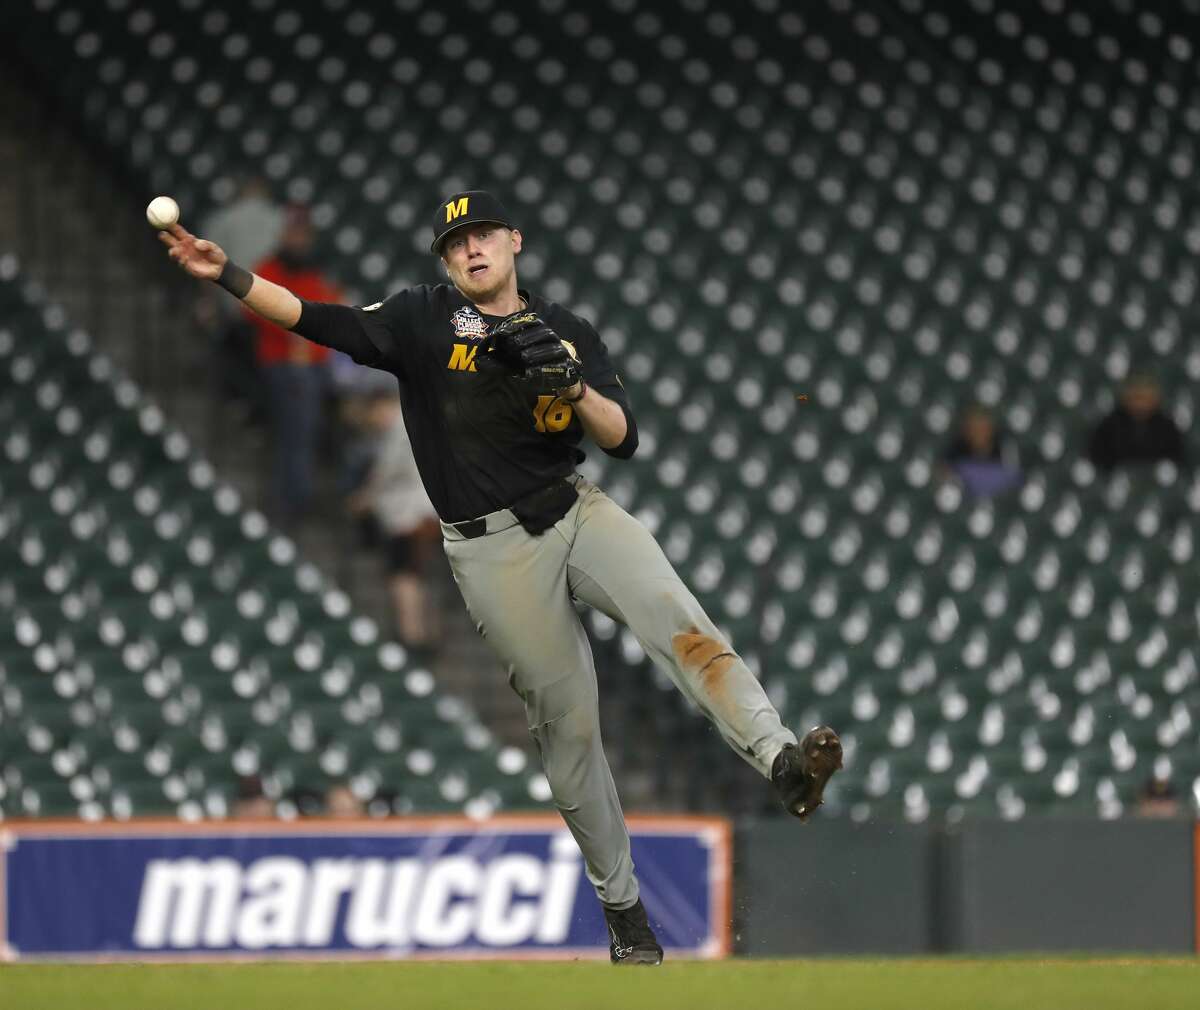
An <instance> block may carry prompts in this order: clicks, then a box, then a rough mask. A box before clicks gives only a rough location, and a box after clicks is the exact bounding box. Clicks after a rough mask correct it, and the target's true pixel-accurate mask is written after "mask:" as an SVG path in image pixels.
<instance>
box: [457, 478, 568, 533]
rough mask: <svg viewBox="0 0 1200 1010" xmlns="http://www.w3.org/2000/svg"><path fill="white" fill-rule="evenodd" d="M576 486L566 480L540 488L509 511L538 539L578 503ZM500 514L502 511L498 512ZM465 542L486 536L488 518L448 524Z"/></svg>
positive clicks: (513, 505) (520, 499)
mask: <svg viewBox="0 0 1200 1010" xmlns="http://www.w3.org/2000/svg"><path fill="white" fill-rule="evenodd" d="M578 497H579V495H578V492H577V491H576V490H575V485H574V484H573V483H572V482H570V481H568V480H566V479H564V478H561V477H560V478H559V479H558V480H556V481H554V482H552V483H550V484H548V485H546V486H545V487H541V488H538V489H537V490H536V491H533V492H531V493H529V494H527V495H525V496H524V497H523V498H518V499H517V500H516V501H515V502H513V503H512V504H511V505H510V506H508V508H509V511H511V512H512V514H513V515H514V516H516V518H517V520H518V522H520V524H521V525H522V526H523V527H525V530H526V532H528V533H531V534H533V535H534V536H537V535H539V534H541V533H544V532H545V531H546V530H548V529H549V528H550V527H551V526H553V525H554V524H555V523H556V522H558V520H560V519H561V518H562V517H563V516H565V515H566V514H567V512H569V511H570V509H571V506H572V505H574V504H575V502H576V500H577V499H578ZM497 511H502V510H500V509H497ZM448 525H450V526H453V527H454V529H455V531H456V532H457V533H458V535H459V536H461V537H462V538H463V539H464V540H474V539H475V538H476V537H481V536H483V535H484V534H485V533H486V532H487V525H488V524H487V517H486V516H483V517H481V518H479V519H466V520H464V521H463V522H460V523H449V524H448Z"/></svg>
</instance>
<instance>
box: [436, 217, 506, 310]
mask: <svg viewBox="0 0 1200 1010" xmlns="http://www.w3.org/2000/svg"><path fill="white" fill-rule="evenodd" d="M520 251H521V233H520V232H519V231H516V230H509V229H508V228H502V227H500V225H496V224H474V225H467V226H465V227H463V228H460V229H459V230H458V231H456V232H452V233H451V234H450V236H449V237H448V238H447V239H446V241H445V242H443V243H442V262H443V263H445V264H446V272H447V273H448V274H449V275H450V281H451V283H453V284H454V286H455V287H456V288H458V290H459V291H461V292H462V293H463V294H464V295H466V296H467V297H468V298H469V299H471V301H473V302H476V303H480V302H488V301H490V300H491V299H493V298H495V297H496V296H497V295H498V294H500V293H501V292H502V291H504V289H505V288H506V287H508V286H509V285H514V286H515V284H516V260H515V258H516V255H517V253H519V252H520Z"/></svg>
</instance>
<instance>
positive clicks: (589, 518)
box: [161, 190, 842, 964]
mask: <svg viewBox="0 0 1200 1010" xmlns="http://www.w3.org/2000/svg"><path fill="white" fill-rule="evenodd" d="M161 236H162V241H163V242H165V243H166V245H167V246H168V248H169V250H170V256H171V258H172V259H173V260H175V262H177V263H178V264H179V265H180V266H181V267H183V268H184V269H185V270H186V271H187V272H188V273H189V274H191V275H192V276H194V277H198V278H203V279H207V280H211V281H214V282H216V283H217V284H218V285H220V286H221V287H223V288H225V289H226V290H227V291H229V292H231V293H232V294H233V295H235V296H236V297H238V298H240V299H241V300H242V301H243V302H244V303H245V304H246V305H247V306H248V307H249V308H250V309H252V310H253V311H255V312H257V313H258V314H260V315H262V316H264V317H265V318H267V319H269V320H271V321H272V322H275V323H277V324H278V325H279V326H282V327H284V328H285V329H289V330H292V331H294V332H296V333H298V334H300V335H301V336H304V337H306V338H307V339H309V340H312V341H315V342H316V343H319V344H324V345H326V346H329V347H333V348H336V349H338V350H341V351H345V352H346V353H347V354H349V355H350V356H351V357H352V358H354V360H355V361H357V362H360V363H361V364H364V365H370V366H374V367H376V368H380V369H385V370H387V371H389V372H392V373H393V374H394V375H395V376H396V378H397V380H398V382H399V385H400V394H401V401H402V404H403V411H404V423H405V425H406V426H407V428H408V431H409V432H410V434H411V436H412V446H413V452H414V454H415V456H416V461H417V466H418V468H419V470H420V473H421V479H422V481H423V482H424V484H425V487H426V490H427V491H428V493H429V497H430V499H431V500H432V502H433V504H434V507H435V508H436V509H437V512H438V515H439V516H440V518H441V526H442V533H443V544H444V547H445V551H446V556H447V557H448V558H449V561H450V568H451V570H452V572H453V574H454V578H455V581H456V582H457V583H458V587H459V590H460V591H461V593H462V596H463V600H464V601H465V602H466V605H467V609H468V611H469V613H470V615H471V617H472V619H473V620H474V622H475V625H476V627H477V628H478V630H479V633H480V634H481V635H483V636H484V638H485V639H486V640H487V641H488V642H490V643H491V645H492V647H493V649H494V650H495V652H496V653H497V655H498V656H499V658H500V660H501V662H502V663H503V665H504V667H505V669H506V670H507V673H508V681H509V684H510V685H511V686H512V688H513V689H514V690H515V691H516V692H517V694H518V695H519V696H520V698H521V700H522V701H523V702H524V704H525V711H526V714H527V717H528V720H529V732H530V734H531V735H532V737H533V740H534V742H535V743H536V744H537V748H538V752H539V754H540V755H541V760H542V765H543V768H544V770H545V773H546V777H547V779H548V780H549V783H550V788H551V790H552V792H553V796H554V802H555V804H556V805H557V807H558V809H559V811H560V812H561V814H562V816H563V819H564V820H565V821H566V823H567V825H568V827H569V828H570V830H571V832H572V834H573V835H574V837H575V839H576V841H577V842H578V844H579V848H580V850H581V851H582V853H583V856H584V860H585V865H586V868H587V875H588V879H589V880H590V881H591V883H592V885H593V887H594V888H595V891H596V895H597V896H598V897H599V899H600V903H601V905H602V906H603V908H604V915H605V919H606V920H607V923H608V928H609V937H610V953H611V959H612V961H613V962H614V963H618V964H660V963H661V962H662V948H661V946H659V943H658V940H657V938H656V937H655V935H654V931H653V930H652V929H651V927H650V924H649V922H648V921H647V918H646V911H645V908H644V907H643V905H642V902H641V899H640V898H639V896H638V884H637V879H636V877H635V876H634V868H633V861H632V859H631V858H630V851H629V834H628V831H627V829H626V826H625V821H624V817H623V815H622V812H621V807H620V803H619V801H618V799H617V792H616V788H615V787H614V785H613V779H612V774H611V772H610V771H609V768H608V762H607V761H606V759H605V756H604V749H603V747H602V746H601V741H600V723H599V708H598V704H597V686H596V671H595V667H594V665H593V662H592V655H591V650H590V648H589V646H588V641H587V637H586V635H585V633H584V629H583V625H582V624H581V622H580V620H579V617H578V614H577V613H576V610H575V607H574V604H575V602H576V601H582V602H584V603H587V604H589V605H590V606H593V607H595V608H597V609H598V610H600V611H601V612H603V613H604V614H607V615H608V616H609V617H611V618H612V619H613V620H616V621H620V622H622V623H623V624H625V625H626V626H627V627H628V628H629V629H630V630H631V631H632V632H633V633H634V635H636V636H637V639H638V641H639V642H640V643H641V645H642V648H643V649H645V651H646V653H647V655H649V656H651V657H652V658H653V659H654V661H655V662H656V663H657V664H658V665H659V666H660V667H661V668H662V669H663V670H664V671H665V672H666V673H667V674H668V675H669V676H670V677H671V679H672V680H673V681H674V683H675V685H676V686H677V687H678V688H679V690H681V691H682V692H683V693H684V694H685V695H687V696H688V697H689V698H690V699H691V700H692V701H694V702H695V703H696V704H697V705H698V706H699V707H700V709H701V710H702V711H703V712H704V713H705V715H707V717H708V718H709V719H710V720H712V722H713V723H714V724H715V725H716V727H717V728H718V730H719V731H720V732H721V734H722V736H724V738H725V740H726V741H727V742H728V743H729V745H730V746H731V747H732V748H733V749H734V751H736V752H737V754H738V755H740V756H741V757H742V758H744V759H745V760H746V761H748V762H749V763H750V764H751V765H753V766H754V767H755V768H757V769H758V770H759V772H761V773H762V775H763V776H764V777H766V778H769V779H770V781H771V782H772V783H773V785H774V787H775V789H776V790H777V792H778V794H779V796H780V799H781V801H782V803H783V806H784V807H785V808H786V809H787V810H788V812H789V813H791V814H794V815H795V816H797V817H799V818H801V819H803V818H806V817H807V816H808V815H809V814H811V813H812V812H813V810H815V809H816V807H817V806H818V805H819V804H820V803H821V799H822V794H823V791H824V789H825V785H826V783H827V782H828V780H829V778H830V776H831V775H832V774H833V773H834V772H835V771H836V770H837V769H838V768H840V767H841V764H842V748H841V743H840V741H839V740H838V738H837V735H836V734H835V733H834V732H833V730H831V729H830V728H828V727H826V726H819V727H816V728H815V729H812V730H810V731H809V732H808V733H807V734H806V735H805V737H804V739H803V740H802V741H800V742H799V743H797V740H796V737H795V735H794V734H793V733H792V731H791V730H789V729H788V728H787V727H785V726H784V725H783V724H782V722H781V721H780V718H779V715H778V713H777V712H776V711H775V709H774V708H773V707H772V705H771V704H770V702H769V701H768V700H767V697H766V695H765V693H764V692H763V690H762V687H761V686H760V685H759V683H758V681H757V680H756V679H755V677H754V675H753V674H752V673H751V672H750V671H749V669H747V667H746V665H745V664H744V663H743V662H742V660H741V659H740V658H739V657H738V655H737V653H736V652H735V651H734V649H733V646H732V645H731V644H730V643H729V642H727V641H726V640H725V639H724V638H723V637H722V636H721V633H720V632H719V631H718V630H717V628H716V626H715V625H714V624H713V622H712V621H711V620H709V618H708V616H707V615H706V614H705V613H704V611H703V610H702V609H701V607H700V605H699V604H698V603H697V601H696V598H695V597H694V596H693V595H692V593H691V592H690V591H689V590H688V589H687V587H686V586H685V585H684V584H683V582H682V581H681V580H680V578H679V576H678V575H677V574H676V573H675V571H674V569H673V568H672V567H671V564H670V562H668V561H667V559H666V557H665V556H664V554H663V552H662V550H661V549H660V548H659V546H658V544H657V543H656V542H655V540H654V538H653V537H652V536H651V535H650V533H649V531H647V530H646V528H645V527H644V526H642V525H641V523H639V522H638V521H637V520H636V519H634V518H633V517H632V516H630V515H629V514H628V513H627V512H625V511H624V510H623V509H621V508H620V507H619V506H618V505H617V504H616V503H615V502H614V501H613V500H612V499H611V498H609V497H608V496H607V495H606V494H605V493H604V492H603V491H602V490H601V489H600V488H599V487H597V486H596V485H595V484H592V483H591V482H590V481H588V480H586V479H584V477H583V476H581V475H580V474H578V473H576V472H575V468H576V465H577V464H578V463H579V462H580V461H581V460H582V459H583V458H584V454H583V452H581V451H580V449H579V445H580V442H581V441H582V440H583V437H584V436H585V435H586V436H587V437H588V438H589V439H591V440H592V441H593V442H595V443H596V445H597V446H599V447H600V449H602V450H603V451H604V452H606V453H608V454H609V455H610V456H615V457H617V458H618V459H628V458H629V457H630V456H632V455H633V453H634V451H635V449H636V448H637V442H638V436H637V425H636V424H635V422H634V417H633V413H632V411H631V409H630V406H629V399H628V397H627V396H626V394H625V390H624V388H623V387H622V385H621V382H620V380H619V379H618V378H617V374H616V372H615V371H614V369H613V365H612V362H611V361H610V360H609V356H608V351H607V350H606V348H605V346H604V344H603V342H602V341H601V339H600V337H599V335H598V334H597V333H596V331H595V330H594V329H593V328H592V326H591V325H590V324H589V323H588V322H587V321H585V320H583V319H580V318H579V317H578V316H576V315H573V314H572V313H571V312H569V311H567V310H566V309H565V308H563V307H562V306H561V305H557V304H555V303H553V302H549V301H546V300H545V299H544V298H540V297H538V296H537V295H535V294H532V293H530V292H529V291H526V290H524V289H522V288H519V287H518V286H517V272H516V257H517V255H518V254H519V253H520V252H521V244H522V242H523V237H522V234H521V232H520V231H519V230H518V229H517V228H516V226H515V225H514V223H513V218H512V216H511V215H510V214H509V213H508V211H507V210H506V209H505V208H504V206H503V205H502V204H501V203H500V201H499V200H497V199H496V197H495V196H493V195H492V194H490V193H487V192H484V191H481V190H473V191H469V192H462V193H455V194H453V195H452V196H450V197H448V198H447V199H445V200H443V201H442V202H441V203H440V204H439V205H438V207H437V209H436V211H435V212H434V216H433V244H432V247H431V250H432V252H433V253H434V254H435V255H437V256H438V257H439V258H440V261H441V265H442V267H443V269H444V270H445V272H446V274H447V277H448V279H449V281H450V283H449V284H437V285H432V286H430V285H421V286H418V287H413V288H408V289H407V290H403V291H399V292H397V293H395V294H393V295H391V296H390V297H388V298H387V299H385V300H384V301H382V302H376V303H375V304H374V305H367V306H365V307H363V308H354V307H350V306H345V305H334V304H327V303H320V302H312V301H306V300H304V299H301V298H297V297H296V296H295V295H294V294H292V293H291V292H290V291H288V290H286V289H285V288H282V287H280V286H278V285H276V284H273V283H271V282H269V281H267V280H265V279H264V278H262V277H258V276H256V275H254V274H251V273H249V272H248V271H246V270H245V269H243V268H242V267H240V266H238V265H237V264H235V263H232V262H230V261H229V259H228V257H227V256H226V255H225V253H224V252H223V251H222V250H221V249H220V248H219V247H218V246H217V245H215V244H214V243H212V242H208V241H204V240H202V239H198V238H196V237H195V236H193V235H191V234H190V233H189V232H187V231H186V230H185V229H184V228H183V227H182V226H180V225H178V224H176V225H173V226H172V227H171V228H170V229H169V230H167V231H164V232H162V233H161Z"/></svg>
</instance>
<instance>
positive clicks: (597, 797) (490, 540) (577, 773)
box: [442, 474, 796, 908]
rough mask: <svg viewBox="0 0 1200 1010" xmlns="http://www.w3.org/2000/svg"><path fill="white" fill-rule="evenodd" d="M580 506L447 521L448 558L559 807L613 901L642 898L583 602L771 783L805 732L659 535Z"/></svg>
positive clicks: (593, 875) (601, 500) (594, 502)
mask: <svg viewBox="0 0 1200 1010" xmlns="http://www.w3.org/2000/svg"><path fill="white" fill-rule="evenodd" d="M571 481H572V483H574V484H575V487H576V491H577V492H578V494H579V499H578V500H577V501H576V502H575V504H574V505H572V506H571V509H570V511H569V512H568V513H567V514H566V515H565V516H563V518H562V519H560V520H559V521H558V522H557V523H556V524H555V525H554V526H553V527H552V528H551V529H548V530H547V531H546V532H544V533H542V534H541V535H540V536H536V537H535V536H531V535H530V534H528V533H526V532H525V530H524V528H523V527H522V526H521V525H520V524H519V523H518V522H517V520H516V517H515V516H514V515H513V514H512V512H510V511H509V510H507V509H502V510H500V511H498V512H493V513H491V514H490V515H488V516H487V517H485V518H486V520H487V533H485V534H484V535H483V536H479V537H476V538H474V539H471V540H467V539H464V538H463V537H462V536H461V534H459V532H458V531H457V530H456V529H454V527H453V526H449V525H447V524H445V523H443V524H442V532H443V534H444V546H445V549H446V556H447V557H448V558H449V560H450V569H451V571H452V572H453V574H454V579H455V581H456V582H457V583H458V588H459V590H460V591H461V593H462V596H463V600H464V601H465V602H466V605H467V610H468V612H469V613H470V615H471V619H472V620H473V621H474V622H475V626H476V628H477V629H478V630H479V633H480V634H481V635H483V636H484V638H485V639H486V640H487V641H488V642H489V643H490V644H491V646H492V648H493V649H494V650H495V651H496V653H497V655H498V656H499V658H500V661H501V662H502V663H503V664H504V666H505V668H506V669H507V671H508V682H509V684H510V685H511V686H512V688H513V689H514V690H515V691H516V692H517V694H518V695H519V696H520V697H521V700H522V701H523V702H524V703H525V712H526V715H527V717H528V720H529V732H530V734H531V735H532V736H533V739H534V742H535V743H536V744H537V747H538V751H539V753H540V754H541V759H542V767H543V769H544V770H545V773H546V778H547V779H548V780H549V783H550V789H551V792H552V793H553V796H554V802H555V805H556V806H557V807H558V809H559V811H560V812H561V813H562V816H563V819H564V820H565V821H566V822H567V826H568V827H569V828H570V830H571V833H572V834H573V835H574V836H575V840H576V842H578V844H579V848H580V851H581V852H582V853H583V857H584V862H585V865H586V868H587V875H588V879H589V880H590V881H591V882H592V885H593V886H594V887H595V889H596V894H597V896H598V897H599V898H600V900H601V901H602V902H604V903H605V904H606V905H610V906H613V907H615V908H627V907H628V906H630V905H632V904H634V902H636V901H637V897H638V885H637V880H636V878H635V877H634V874H633V860H632V859H631V857H630V854H629V832H628V830H627V829H626V827H625V819H624V817H623V815H622V813H621V804H620V801H619V800H618V798H617V790H616V787H615V786H614V784H613V778H612V772H611V771H610V770H609V767H608V761H607V759H606V758H605V756H604V748H603V747H602V745H601V742H600V710H599V704H598V697H597V686H596V668H595V665H594V663H593V661H592V652H591V648H590V646H589V645H588V640H587V636H586V634H585V633H584V629H583V625H582V624H581V623H580V620H579V615H578V614H577V613H576V611H575V607H574V605H573V601H574V600H581V601H583V602H584V603H587V604H589V605H591V606H593V607H595V608H596V609H597V610H599V611H601V612H602V613H604V614H607V615H608V616H609V617H611V618H612V619H613V620H614V621H619V622H620V623H622V624H624V625H626V626H627V627H628V628H629V630H630V631H632V632H633V634H634V635H636V636H637V639H638V641H639V642H640V643H641V645H642V648H643V649H644V650H645V651H646V654H647V655H648V656H650V657H651V658H652V659H653V660H654V662H655V663H657V664H658V666H659V667H660V668H661V669H663V670H664V671H665V672H666V673H667V674H668V675H669V676H670V678H671V679H672V681H674V683H675V685H676V686H677V687H678V688H679V690H681V691H682V692H683V693H684V694H685V695H687V696H688V697H689V698H691V699H692V701H694V702H695V703H696V704H697V705H698V706H699V707H700V709H701V710H702V711H703V712H704V713H705V715H707V716H708V718H709V719H711V720H712V722H713V723H714V724H715V725H716V727H717V728H718V729H719V730H720V732H721V735H722V736H723V737H724V738H725V740H726V741H727V742H728V743H729V745H730V746H731V747H732V748H733V749H734V750H735V751H736V752H737V753H738V754H739V755H740V756H741V757H743V758H744V759H745V760H746V761H748V762H749V763H750V764H752V765H753V766H754V767H755V768H757V769H758V770H759V772H761V773H762V774H763V775H764V776H769V775H770V770H771V764H772V762H773V761H774V759H775V755H776V754H778V753H779V750H780V748H781V747H783V745H784V744H787V743H795V742H796V736H795V734H794V733H792V732H791V731H790V730H789V729H787V728H786V727H785V726H784V725H783V723H782V722H781V721H780V719H779V714H778V713H777V712H776V711H775V709H774V707H773V706H772V705H771V703H770V701H768V700H767V696H766V694H765V693H764V692H763V689H762V687H761V685H760V684H759V682H758V680H757V679H756V678H755V677H754V675H753V674H752V673H751V672H750V671H749V669H747V667H746V664H745V663H743V662H742V660H741V659H740V658H739V657H738V656H737V654H736V653H735V652H734V651H733V648H732V646H731V645H730V644H729V643H728V642H726V641H725V640H724V639H723V638H722V637H721V634H720V632H718V631H717V628H716V627H715V625H714V624H713V623H712V621H710V620H709V619H708V616H707V615H706V614H705V613H704V611H703V610H702V609H701V607H700V604H699V603H698V602H697V601H696V598H695V597H694V596H693V595H692V593H691V592H690V591H689V590H688V589H687V587H686V586H685V585H684V584H683V582H682V580H681V579H680V578H679V576H678V575H677V574H676V573H675V570H674V569H673V568H672V567H671V563H670V562H669V561H668V560H667V558H666V556H665V555H664V554H663V552H662V549H661V548H660V547H659V546H658V544H657V542H656V541H655V540H654V538H653V537H652V536H651V535H650V532H649V531H648V530H647V529H646V528H645V527H644V526H643V525H642V524H641V523H640V522H638V521H637V520H636V519H634V518H633V516H631V515H629V513H627V512H626V511H625V510H624V509H622V508H621V507H620V506H619V505H617V503H616V502H614V501H613V500H612V499H611V498H609V497H608V495H606V494H605V493H604V492H603V491H602V490H600V488H598V487H597V486H596V485H595V484H593V483H591V482H590V481H588V480H586V479H584V478H583V477H582V476H580V475H578V474H576V475H575V476H573V477H572V478H571Z"/></svg>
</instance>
